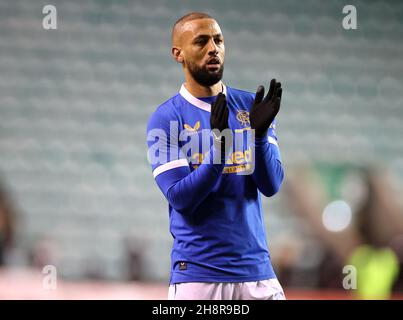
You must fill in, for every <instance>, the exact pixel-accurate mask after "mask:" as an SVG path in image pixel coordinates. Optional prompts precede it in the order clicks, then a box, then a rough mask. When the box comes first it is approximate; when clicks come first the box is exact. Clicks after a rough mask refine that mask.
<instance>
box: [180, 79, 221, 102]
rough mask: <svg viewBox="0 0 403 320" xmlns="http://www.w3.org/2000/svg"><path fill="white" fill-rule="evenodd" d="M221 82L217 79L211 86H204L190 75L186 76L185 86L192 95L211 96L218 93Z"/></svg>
mask: <svg viewBox="0 0 403 320" xmlns="http://www.w3.org/2000/svg"><path fill="white" fill-rule="evenodd" d="M222 86H223V85H222V82H221V81H218V82H217V83H216V84H214V85H212V86H211V87H205V86H202V85H201V84H199V83H197V82H196V81H195V80H194V79H193V78H192V77H191V76H188V77H186V82H185V88H186V90H187V91H189V92H190V94H191V95H192V96H194V97H196V98H197V97H211V96H216V95H217V94H219V93H220V92H221V91H222V89H223V87H222Z"/></svg>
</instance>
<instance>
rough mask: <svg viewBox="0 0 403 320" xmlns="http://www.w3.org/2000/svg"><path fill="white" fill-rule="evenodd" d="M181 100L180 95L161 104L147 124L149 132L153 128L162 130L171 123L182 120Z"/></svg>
mask: <svg viewBox="0 0 403 320" xmlns="http://www.w3.org/2000/svg"><path fill="white" fill-rule="evenodd" d="M180 105H181V99H180V95H179V93H178V94H176V95H175V96H173V97H172V98H170V99H168V100H166V101H164V102H163V103H161V104H160V105H159V106H157V108H156V109H155V111H154V112H153V113H152V114H151V116H150V118H149V119H148V123H147V131H148V130H150V129H153V128H161V127H163V126H164V125H165V124H166V123H169V121H174V120H178V119H179V118H180Z"/></svg>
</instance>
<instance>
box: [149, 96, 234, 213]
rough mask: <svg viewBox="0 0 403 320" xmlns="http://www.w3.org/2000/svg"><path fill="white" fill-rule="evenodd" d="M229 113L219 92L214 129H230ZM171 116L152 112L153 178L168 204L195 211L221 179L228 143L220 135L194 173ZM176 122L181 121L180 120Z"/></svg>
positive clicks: (213, 112) (182, 210)
mask: <svg viewBox="0 0 403 320" xmlns="http://www.w3.org/2000/svg"><path fill="white" fill-rule="evenodd" d="M228 114H229V111H228V108H227V102H226V98H225V95H223V94H219V95H218V96H217V99H216V101H215V102H214V103H213V104H212V106H211V115H210V126H211V128H212V129H217V130H218V131H223V130H224V129H226V128H228ZM168 118H169V117H168ZM168 118H167V117H166V116H164V115H162V116H161V115H153V117H152V118H151V119H150V121H149V124H148V129H147V131H148V135H147V141H148V144H149V160H150V161H151V163H152V166H153V175H154V178H155V180H156V182H157V184H158V186H159V188H160V189H161V191H162V193H163V194H164V196H165V197H166V199H167V200H168V202H169V204H170V205H171V206H172V207H173V208H174V209H175V210H176V211H178V212H180V213H182V214H192V213H193V212H194V211H195V209H196V208H197V207H198V206H199V205H200V203H201V202H202V201H203V200H205V199H206V197H207V196H208V195H209V194H210V192H211V191H213V189H214V187H215V186H216V184H217V183H218V182H219V179H220V177H221V174H222V170H223V167H224V162H225V156H224V151H225V150H224V146H225V145H224V144H223V142H222V141H221V140H222V139H221V138H218V139H214V140H213V141H214V143H213V145H212V146H211V148H210V152H209V153H208V156H207V157H206V158H205V159H204V160H203V161H202V163H201V165H200V166H199V167H198V168H197V170H194V171H193V172H191V170H190V168H189V163H188V161H187V159H186V157H185V155H184V154H183V153H182V152H181V151H180V150H179V146H178V137H177V134H178V133H177V130H171V128H170V126H171V125H172V121H169V119H168ZM168 123H169V125H168ZM173 123H174V125H177V124H178V122H177V121H176V122H173ZM171 132H176V133H174V134H171ZM168 137H169V138H168ZM155 138H157V141H155ZM172 153H174V154H172ZM175 155H177V156H176V157H175ZM217 156H220V158H218V157H217ZM178 157H179V159H178Z"/></svg>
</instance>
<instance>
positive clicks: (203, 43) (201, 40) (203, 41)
mask: <svg viewBox="0 0 403 320" xmlns="http://www.w3.org/2000/svg"><path fill="white" fill-rule="evenodd" d="M195 44H197V45H199V46H204V45H205V44H206V40H204V39H199V40H196V41H195Z"/></svg>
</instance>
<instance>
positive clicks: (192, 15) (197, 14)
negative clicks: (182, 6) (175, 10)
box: [172, 12, 214, 41]
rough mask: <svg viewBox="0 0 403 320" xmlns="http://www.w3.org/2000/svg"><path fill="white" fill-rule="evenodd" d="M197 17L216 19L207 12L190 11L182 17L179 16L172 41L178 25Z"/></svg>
mask: <svg viewBox="0 0 403 320" xmlns="http://www.w3.org/2000/svg"><path fill="white" fill-rule="evenodd" d="M196 19H214V18H213V17H212V16H210V15H209V14H207V13H204V12H190V13H188V14H186V15H184V16H183V17H182V18H179V19H178V20H177V21H176V22H175V23H174V26H173V27H172V41H173V38H174V32H175V28H176V27H177V26H178V25H183V24H184V23H185V22H188V21H191V20H196Z"/></svg>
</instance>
